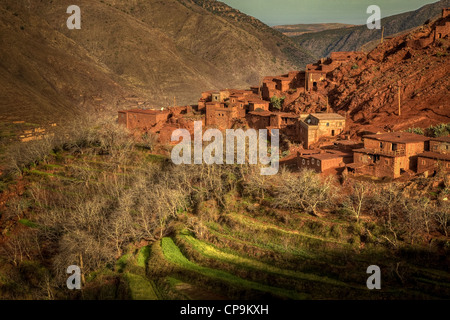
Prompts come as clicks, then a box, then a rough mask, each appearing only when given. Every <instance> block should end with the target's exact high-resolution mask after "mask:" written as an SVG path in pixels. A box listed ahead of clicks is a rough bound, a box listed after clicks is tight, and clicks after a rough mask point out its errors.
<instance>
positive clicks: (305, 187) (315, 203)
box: [275, 169, 334, 215]
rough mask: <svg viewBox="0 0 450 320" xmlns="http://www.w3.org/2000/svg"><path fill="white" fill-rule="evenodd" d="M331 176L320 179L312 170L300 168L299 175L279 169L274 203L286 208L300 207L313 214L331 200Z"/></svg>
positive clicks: (296, 208) (295, 208)
mask: <svg viewBox="0 0 450 320" xmlns="http://www.w3.org/2000/svg"><path fill="white" fill-rule="evenodd" d="M333 189H334V187H333V183H332V178H330V177H328V178H326V179H323V180H321V178H320V177H319V175H318V174H317V173H315V172H314V171H313V170H302V171H301V172H300V174H299V175H296V174H293V173H291V172H289V171H287V170H286V169H282V170H281V175H280V182H279V185H277V186H276V201H275V205H276V206H277V207H280V208H286V209H294V210H298V209H301V210H303V211H306V212H308V213H311V214H313V215H317V213H318V210H320V209H322V208H325V207H326V206H328V205H329V204H330V203H331V201H332V194H333Z"/></svg>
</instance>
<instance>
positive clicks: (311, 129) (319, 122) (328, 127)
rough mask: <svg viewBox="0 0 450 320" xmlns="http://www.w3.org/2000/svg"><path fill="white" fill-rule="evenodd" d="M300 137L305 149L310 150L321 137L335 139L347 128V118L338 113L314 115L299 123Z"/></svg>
mask: <svg viewBox="0 0 450 320" xmlns="http://www.w3.org/2000/svg"><path fill="white" fill-rule="evenodd" d="M298 125H299V136H300V140H301V141H302V143H303V147H304V148H305V149H308V148H309V147H310V146H311V144H313V143H315V142H317V141H318V140H319V138H320V137H323V136H330V137H334V136H337V135H339V134H341V133H342V132H343V131H344V128H345V118H344V117H343V116H341V115H339V114H337V113H312V114H310V115H308V116H306V117H305V118H304V120H302V121H300V122H299V124H298Z"/></svg>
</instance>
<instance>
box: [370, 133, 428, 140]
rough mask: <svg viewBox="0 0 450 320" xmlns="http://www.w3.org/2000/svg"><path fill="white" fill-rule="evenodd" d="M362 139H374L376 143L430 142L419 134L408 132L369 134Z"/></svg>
mask: <svg viewBox="0 0 450 320" xmlns="http://www.w3.org/2000/svg"><path fill="white" fill-rule="evenodd" d="M363 138H364V139H374V140H378V141H385V142H395V143H414V142H424V141H428V140H430V138H428V137H424V136H421V135H419V134H415V133H410V132H389V133H380V134H369V135H365V136H363Z"/></svg>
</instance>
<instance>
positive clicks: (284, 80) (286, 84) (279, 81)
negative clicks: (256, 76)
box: [261, 71, 305, 100]
mask: <svg viewBox="0 0 450 320" xmlns="http://www.w3.org/2000/svg"><path fill="white" fill-rule="evenodd" d="M304 81H305V73H304V72H302V71H291V72H289V73H288V74H285V75H282V76H279V77H265V78H264V79H263V85H262V88H261V95H262V98H263V99H264V100H270V98H272V97H273V96H282V94H283V92H288V91H289V90H290V89H294V88H299V87H300V88H303V86H304Z"/></svg>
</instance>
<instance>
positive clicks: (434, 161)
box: [417, 151, 450, 175]
mask: <svg viewBox="0 0 450 320" xmlns="http://www.w3.org/2000/svg"><path fill="white" fill-rule="evenodd" d="M439 168H441V169H442V170H444V171H450V154H442V153H437V152H430V151H426V152H423V153H421V154H419V155H418V159H417V173H426V174H427V175H428V174H432V173H435V172H436V171H437V170H438V169H439Z"/></svg>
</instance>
